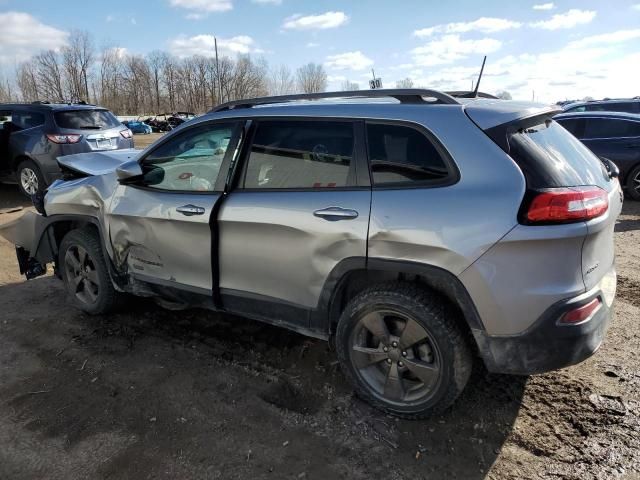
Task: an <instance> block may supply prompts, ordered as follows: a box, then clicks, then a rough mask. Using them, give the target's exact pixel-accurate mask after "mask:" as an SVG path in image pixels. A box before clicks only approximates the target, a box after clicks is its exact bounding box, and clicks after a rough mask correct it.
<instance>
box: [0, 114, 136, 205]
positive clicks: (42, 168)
mask: <svg viewBox="0 0 640 480" xmlns="http://www.w3.org/2000/svg"><path fill="white" fill-rule="evenodd" d="M122 148H133V136H132V134H131V131H130V130H129V129H128V128H126V127H125V126H124V125H122V123H120V121H119V120H118V119H117V118H116V117H115V115H113V113H111V112H110V111H109V110H106V109H104V108H100V107H96V106H95V105H85V104H67V103H65V104H55V103H41V102H37V103H31V104H24V103H23V104H19V103H17V104H0V178H2V179H3V180H8V181H11V182H13V181H17V182H18V185H19V186H20V190H21V191H22V192H23V193H24V194H25V195H29V196H31V195H35V194H37V193H40V192H42V191H44V189H45V188H46V187H47V185H49V184H51V182H53V181H54V180H55V179H56V178H59V177H60V169H59V167H58V163H57V160H56V159H57V157H60V156H63V155H70V154H74V153H85V152H92V151H103V150H117V149H122Z"/></svg>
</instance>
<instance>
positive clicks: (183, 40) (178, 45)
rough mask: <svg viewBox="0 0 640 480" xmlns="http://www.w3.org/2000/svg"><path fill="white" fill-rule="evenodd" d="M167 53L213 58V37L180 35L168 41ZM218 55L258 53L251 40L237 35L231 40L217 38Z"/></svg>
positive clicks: (245, 36) (179, 55) (181, 56)
mask: <svg viewBox="0 0 640 480" xmlns="http://www.w3.org/2000/svg"><path fill="white" fill-rule="evenodd" d="M169 51H170V52H171V53H172V54H173V55H175V56H177V57H180V58H184V57H189V56H191V55H202V56H204V57H213V56H215V54H216V51H215V40H214V37H213V35H195V36H193V37H187V36H185V35H181V36H179V37H176V38H174V39H171V40H169ZM218 53H219V54H220V55H229V56H235V55H245V54H248V53H260V50H259V49H258V48H256V47H255V41H254V40H253V38H251V37H249V36H247V35H238V36H236V37H231V38H218Z"/></svg>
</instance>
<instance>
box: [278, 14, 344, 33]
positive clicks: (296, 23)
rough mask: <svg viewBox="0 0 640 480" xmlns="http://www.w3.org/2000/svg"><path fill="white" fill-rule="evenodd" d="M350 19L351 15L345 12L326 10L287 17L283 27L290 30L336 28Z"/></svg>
mask: <svg viewBox="0 0 640 480" xmlns="http://www.w3.org/2000/svg"><path fill="white" fill-rule="evenodd" d="M348 21H349V16H348V15H346V14H345V13H344V12H325V13H321V14H319V15H306V16H302V15H300V14H296V15H292V16H291V17H289V18H286V19H285V21H284V23H283V25H282V28H285V29H288V30H325V29H327V28H336V27H339V26H341V25H344V24H345V23H347V22H348Z"/></svg>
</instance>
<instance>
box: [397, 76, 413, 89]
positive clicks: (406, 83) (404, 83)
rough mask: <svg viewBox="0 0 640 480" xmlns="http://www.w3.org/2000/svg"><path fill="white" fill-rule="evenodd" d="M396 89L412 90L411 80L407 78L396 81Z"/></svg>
mask: <svg viewBox="0 0 640 480" xmlns="http://www.w3.org/2000/svg"><path fill="white" fill-rule="evenodd" d="M396 88H413V80H411V79H410V78H409V77H407V78H403V79H402V80H398V81H397V82H396Z"/></svg>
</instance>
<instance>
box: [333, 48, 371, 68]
mask: <svg viewBox="0 0 640 480" xmlns="http://www.w3.org/2000/svg"><path fill="white" fill-rule="evenodd" d="M325 65H326V66H327V67H328V68H331V69H333V70H364V69H365V68H368V67H370V66H371V65H373V60H371V59H370V58H369V57H367V56H366V55H364V54H363V53H362V52H361V51H357V52H345V53H339V54H337V55H329V56H328V57H327V60H326V62H325Z"/></svg>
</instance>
